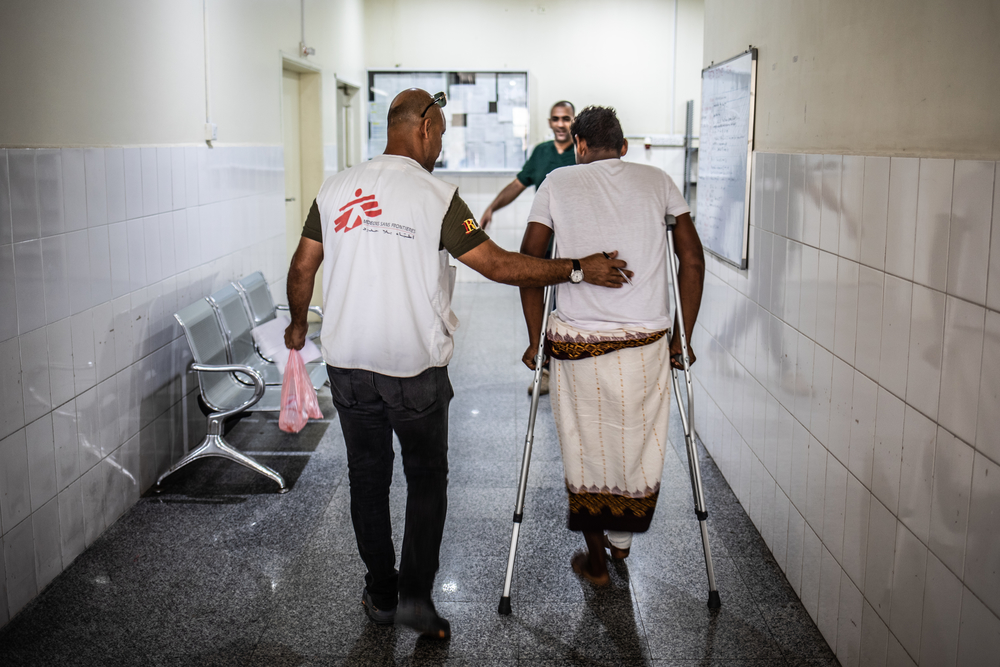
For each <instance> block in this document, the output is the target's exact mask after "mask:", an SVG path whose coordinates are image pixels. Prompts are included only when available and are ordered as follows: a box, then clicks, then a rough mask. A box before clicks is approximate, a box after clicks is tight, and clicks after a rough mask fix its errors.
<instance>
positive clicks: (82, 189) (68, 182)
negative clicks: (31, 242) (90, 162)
mask: <svg viewBox="0 0 1000 667" xmlns="http://www.w3.org/2000/svg"><path fill="white" fill-rule="evenodd" d="M49 154H51V155H52V156H53V158H55V157H59V158H61V162H62V193H61V194H62V202H61V204H62V205H61V206H60V205H59V204H58V203H56V202H57V201H58V199H57V196H56V185H55V180H54V179H53V180H52V181H51V183H52V185H51V187H50V188H47V187H46V185H45V181H46V180H47V178H46V176H43V174H42V164H43V162H45V161H46V160H47V158H48V157H49ZM35 175H36V176H37V177H38V210H39V213H40V216H41V222H42V236H45V228H46V217H49V218H50V220H51V221H52V222H51V223H50V227H49V228H50V229H51V230H52V231H51V232H50V233H51V234H61V233H62V232H75V231H79V230H81V229H86V228H87V176H86V158H85V156H84V152H83V149H82V148H63V149H62V150H61V151H58V152H57V151H51V153H49V152H48V151H39V153H38V156H37V157H36V158H35ZM46 190H48V191H47V192H46ZM47 200H48V202H50V204H49V206H50V207H51V208H50V209H49V210H50V211H51V213H50V214H49V215H48V216H46V208H47V203H46V202H47ZM60 217H62V218H64V219H65V224H64V225H63V224H59V223H57V222H56V220H57V219H58V218H60Z"/></svg>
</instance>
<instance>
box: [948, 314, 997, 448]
mask: <svg viewBox="0 0 1000 667" xmlns="http://www.w3.org/2000/svg"><path fill="white" fill-rule="evenodd" d="M985 318H986V310H985V309H984V308H983V307H982V306H977V305H974V304H971V303H968V302H967V301H962V300H961V299H956V298H955V297H952V296H949V297H948V298H947V304H946V307H945V325H944V354H943V358H942V363H941V394H940V404H939V408H938V421H939V422H940V424H941V425H942V426H944V427H945V428H947V429H948V430H950V431H951V432H952V433H955V434H956V435H958V436H959V437H960V438H962V439H963V440H965V441H966V442H975V439H976V419H977V416H978V415H977V413H978V408H979V402H980V401H979V391H980V376H979V373H980V369H981V368H982V349H983V336H984V327H985Z"/></svg>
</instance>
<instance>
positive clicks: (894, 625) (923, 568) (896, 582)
mask: <svg viewBox="0 0 1000 667" xmlns="http://www.w3.org/2000/svg"><path fill="white" fill-rule="evenodd" d="M926 573H927V547H925V546H924V545H923V544H922V543H921V542H920V540H918V539H917V538H916V536H915V535H914V534H913V533H911V532H910V531H909V530H907V529H906V526H904V525H903V524H898V525H897V528H896V558H895V563H894V565H893V574H892V612H891V613H890V621H889V629H890V630H892V634H894V635H896V638H897V639H898V640H899V642H900V643H901V644H902V645H903V647H904V648H905V649H906V651H907V652H908V653H909V654H910V655H919V653H920V621H921V618H922V617H923V611H924V580H925V576H926Z"/></svg>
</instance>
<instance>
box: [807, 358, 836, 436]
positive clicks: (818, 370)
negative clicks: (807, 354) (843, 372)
mask: <svg viewBox="0 0 1000 667" xmlns="http://www.w3.org/2000/svg"><path fill="white" fill-rule="evenodd" d="M832 391H833V355H832V354H831V353H830V352H829V351H827V350H826V349H825V348H823V347H821V346H819V345H817V346H816V356H815V358H814V359H813V391H812V415H811V417H810V420H809V430H810V431H811V432H812V434H813V435H814V436H816V439H817V440H819V441H820V443H825V442H827V441H828V440H829V439H830V395H831V393H832Z"/></svg>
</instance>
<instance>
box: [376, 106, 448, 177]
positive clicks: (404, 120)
mask: <svg viewBox="0 0 1000 667" xmlns="http://www.w3.org/2000/svg"><path fill="white" fill-rule="evenodd" d="M428 107H430V108H429V109H428ZM425 111H426V112H427V113H424V112H425ZM421 114H423V116H421ZM387 120H388V126H389V127H388V133H387V134H388V137H387V138H388V141H387V143H386V147H385V152H386V154H387V155H404V156H406V157H409V158H412V159H414V160H416V161H417V162H419V163H420V165H421V166H422V167H423V168H424V169H426V170H427V171H434V163H435V161H436V160H437V158H438V156H439V155H440V154H441V135H443V134H444V131H445V122H444V112H443V111H441V108H440V107H438V106H436V105H434V97H433V96H432V95H431V94H430V93H428V92H427V91H426V90H421V89H420V88H410V89H409V90H404V91H403V92H401V93H400V94H399V95H396V97H395V99H393V100H392V104H390V105H389V116H388V118H387Z"/></svg>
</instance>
